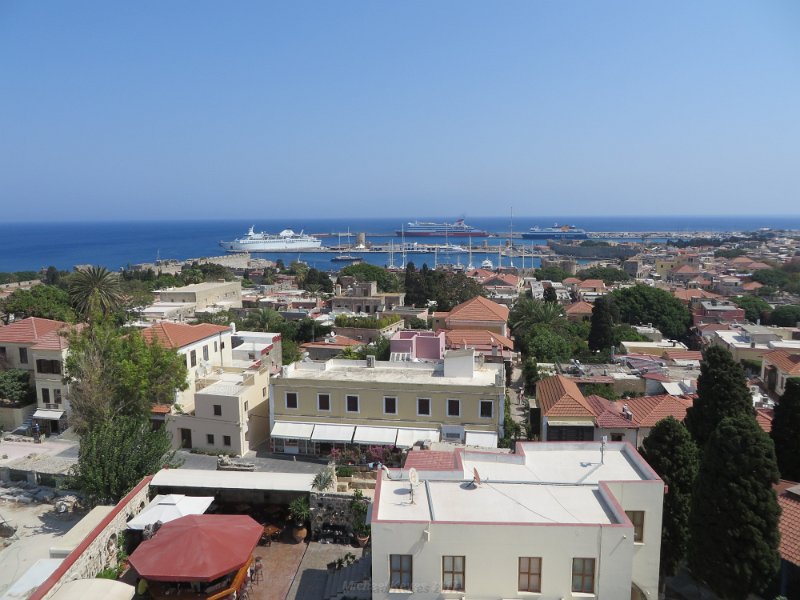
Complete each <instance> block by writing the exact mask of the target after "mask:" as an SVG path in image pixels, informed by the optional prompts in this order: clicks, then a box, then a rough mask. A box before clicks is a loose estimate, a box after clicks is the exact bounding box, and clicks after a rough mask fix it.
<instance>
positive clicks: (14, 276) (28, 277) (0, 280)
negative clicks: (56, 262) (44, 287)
mask: <svg viewBox="0 0 800 600" xmlns="http://www.w3.org/2000/svg"><path fill="white" fill-rule="evenodd" d="M51 268H54V267H51ZM40 277H41V273H37V272H36V271H14V272H12V273H0V285H5V284H6V283H17V282H21V281H35V280H37V279H40Z"/></svg>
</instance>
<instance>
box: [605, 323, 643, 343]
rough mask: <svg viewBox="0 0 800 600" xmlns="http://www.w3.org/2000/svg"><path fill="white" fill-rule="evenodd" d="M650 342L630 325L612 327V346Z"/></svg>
mask: <svg viewBox="0 0 800 600" xmlns="http://www.w3.org/2000/svg"><path fill="white" fill-rule="evenodd" d="M647 341H650V340H649V338H648V337H647V336H646V335H642V334H641V333H639V332H638V331H636V330H635V329H634V328H633V327H631V326H630V325H616V326H615V327H614V346H619V345H620V344H621V343H622V342H647Z"/></svg>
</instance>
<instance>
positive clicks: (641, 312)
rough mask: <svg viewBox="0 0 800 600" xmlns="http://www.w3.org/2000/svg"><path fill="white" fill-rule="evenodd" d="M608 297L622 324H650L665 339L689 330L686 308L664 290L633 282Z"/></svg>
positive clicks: (688, 316) (684, 333)
mask: <svg viewBox="0 0 800 600" xmlns="http://www.w3.org/2000/svg"><path fill="white" fill-rule="evenodd" d="M611 296H612V297H613V302H614V306H615V307H616V310H618V311H619V317H620V320H621V321H622V322H623V323H628V324H630V325H640V324H643V323H652V324H653V325H655V326H656V327H658V329H660V330H661V332H662V333H663V334H664V335H665V336H666V337H668V338H680V337H683V336H685V335H686V334H687V332H688V328H689V323H690V322H691V315H690V314H689V309H688V308H686V306H684V305H683V303H682V302H681V301H680V300H678V299H677V298H675V297H674V296H673V295H672V294H670V293H669V292H667V291H665V290H661V289H658V288H654V287H650V286H647V285H635V286H633V287H629V288H623V289H621V290H616V291H614V292H612V293H611Z"/></svg>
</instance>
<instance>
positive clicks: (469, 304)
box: [447, 296, 508, 323]
mask: <svg viewBox="0 0 800 600" xmlns="http://www.w3.org/2000/svg"><path fill="white" fill-rule="evenodd" d="M447 319H448V320H451V319H454V320H457V321H502V322H503V323H505V322H506V321H507V320H508V307H507V306H504V305H502V304H497V302H492V301H491V300H489V299H488V298H484V297H483V296H476V297H475V298H473V299H472V300H467V301H466V302H462V303H461V304H459V305H458V306H456V307H455V308H453V310H451V311H450V314H449V315H448V316H447Z"/></svg>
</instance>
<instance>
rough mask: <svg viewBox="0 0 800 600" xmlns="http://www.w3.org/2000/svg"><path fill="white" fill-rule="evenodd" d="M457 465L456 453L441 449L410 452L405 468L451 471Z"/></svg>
mask: <svg viewBox="0 0 800 600" xmlns="http://www.w3.org/2000/svg"><path fill="white" fill-rule="evenodd" d="M455 466H456V453H455V452H445V451H439V450H419V451H416V452H409V453H408V455H407V456H406V462H405V464H404V465H403V468H404V469H410V468H411V467H414V468H415V469H417V470H422V471H450V470H452V469H454V468H455Z"/></svg>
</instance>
